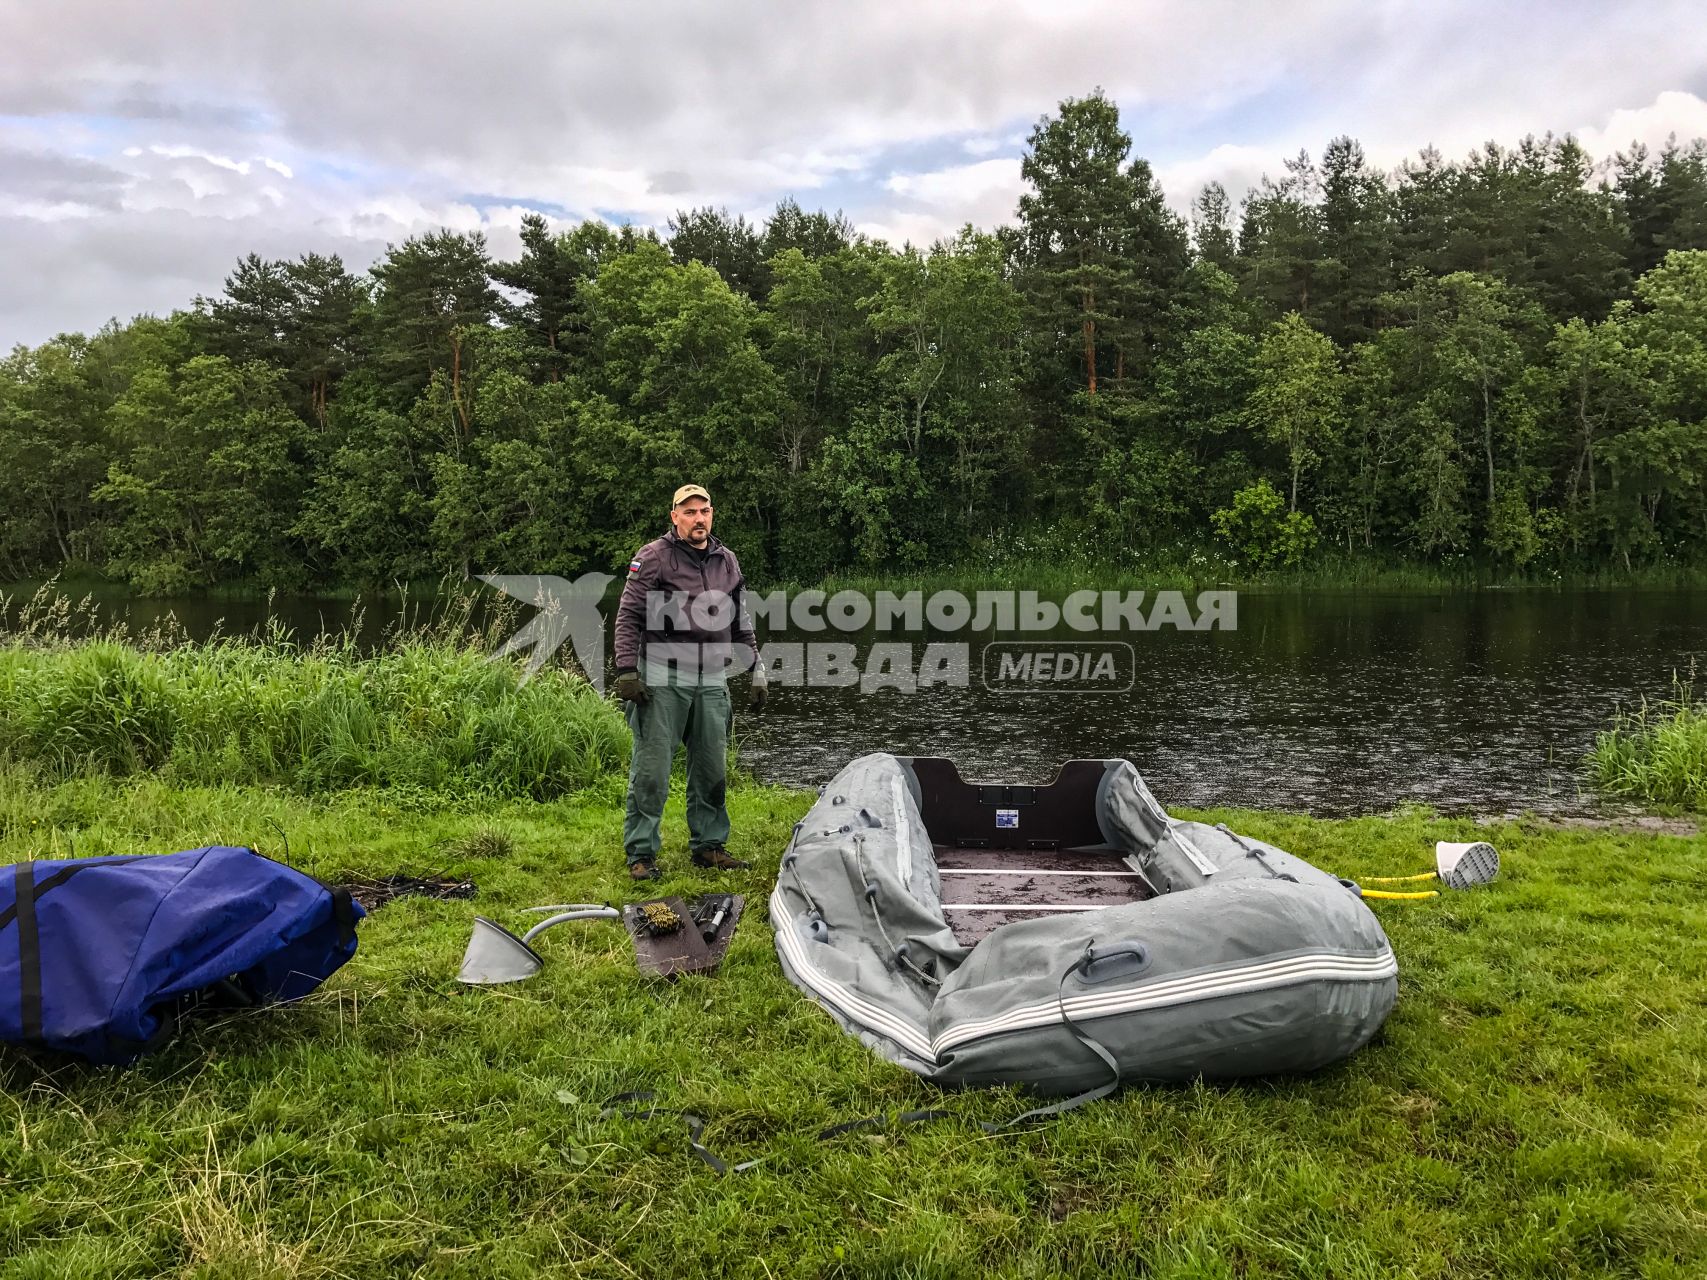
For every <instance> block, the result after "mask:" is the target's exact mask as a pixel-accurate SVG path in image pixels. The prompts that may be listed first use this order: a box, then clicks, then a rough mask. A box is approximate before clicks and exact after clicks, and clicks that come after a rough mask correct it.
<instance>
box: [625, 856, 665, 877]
mask: <svg viewBox="0 0 1707 1280" xmlns="http://www.w3.org/2000/svg"><path fill="white" fill-rule="evenodd" d="M628 876H629V879H631V880H656V879H657V878H658V869H657V868H656V867H654V866H653V865H652V862H651V860H650V859H648V858H641V859H639V860H638V861H636V862H631V863H629V864H628Z"/></svg>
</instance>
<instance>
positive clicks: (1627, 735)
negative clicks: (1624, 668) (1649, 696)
mask: <svg viewBox="0 0 1707 1280" xmlns="http://www.w3.org/2000/svg"><path fill="white" fill-rule="evenodd" d="M1694 684H1695V681H1694V672H1693V670H1692V671H1691V672H1690V678H1689V679H1688V680H1680V681H1678V682H1677V685H1676V692H1675V695H1674V696H1673V697H1672V698H1671V699H1670V700H1668V701H1665V702H1662V703H1659V704H1658V705H1657V706H1654V707H1650V706H1649V705H1648V704H1647V702H1646V701H1645V700H1644V701H1643V703H1642V706H1641V708H1640V710H1638V711H1636V712H1635V713H1634V714H1625V713H1623V712H1620V713H1619V714H1617V715H1616V716H1614V717H1613V721H1612V724H1611V726H1610V727H1609V728H1607V729H1606V730H1605V731H1603V732H1602V733H1601V734H1600V735H1599V736H1598V737H1597V738H1596V739H1595V743H1594V750H1593V751H1591V752H1590V753H1589V764H1590V766H1591V768H1592V769H1593V771H1594V775H1595V779H1596V781H1598V782H1599V784H1600V785H1601V787H1602V788H1603V789H1605V790H1606V791H1609V792H1612V793H1613V794H1615V795H1623V796H1633V797H1635V798H1638V799H1641V800H1646V801H1648V802H1650V803H1653V804H1662V805H1676V806H1679V807H1681V808H1688V809H1700V810H1703V811H1707V704H1703V703H1701V702H1698V701H1697V700H1696V698H1695V694H1694Z"/></svg>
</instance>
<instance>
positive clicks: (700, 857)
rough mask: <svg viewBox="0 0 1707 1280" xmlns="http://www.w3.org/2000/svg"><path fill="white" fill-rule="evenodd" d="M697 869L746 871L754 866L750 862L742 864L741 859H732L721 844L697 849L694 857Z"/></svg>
mask: <svg viewBox="0 0 1707 1280" xmlns="http://www.w3.org/2000/svg"><path fill="white" fill-rule="evenodd" d="M692 860H693V864H694V866H696V867H710V868H711V869H712V870H713V871H737V870H745V869H746V868H748V867H750V866H752V865H753V864H752V863H750V862H742V861H741V860H740V859H739V858H731V857H730V856H729V854H728V853H727V852H726V851H725V850H724V848H723V846H722V845H720V844H712V845H707V846H706V847H705V848H703V849H695V850H694V851H693V855H692Z"/></svg>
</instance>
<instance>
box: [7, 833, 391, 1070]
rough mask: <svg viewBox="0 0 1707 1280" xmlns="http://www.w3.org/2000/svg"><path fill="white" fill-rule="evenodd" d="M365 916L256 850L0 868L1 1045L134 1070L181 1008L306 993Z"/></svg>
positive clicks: (348, 944)
mask: <svg viewBox="0 0 1707 1280" xmlns="http://www.w3.org/2000/svg"><path fill="white" fill-rule="evenodd" d="M366 914H367V913H366V912H365V911H363V910H362V908H361V905H360V904H359V903H356V902H352V901H351V899H350V895H349V893H348V892H347V891H345V890H341V889H328V888H327V887H326V886H325V885H323V884H321V883H320V882H319V881H318V880H314V879H312V878H311V877H309V876H306V875H303V874H302V873H301V872H300V871H294V870H292V869H291V868H290V867H287V866H284V865H283V864H282V863H278V862H274V861H272V859H270V858H264V857H262V856H261V855H260V854H258V853H256V852H255V851H254V850H252V849H232V848H227V847H224V846H220V845H212V846H209V847H208V848H205V849H192V850H190V851H188V852H186V853H169V854H162V855H158V856H145V857H134V858H131V857H115V858H78V859H72V860H68V861H64V862H20V863H18V864H16V865H14V866H10V867H0V1041H5V1042H8V1043H11V1044H19V1045H27V1046H31V1047H35V1048H46V1049H58V1050H61V1051H64V1052H67V1053H75V1054H79V1055H81V1056H82V1057H85V1058H88V1059H90V1060H92V1061H94V1062H105V1063H125V1062H130V1061H131V1060H132V1059H134V1058H136V1057H137V1056H138V1055H140V1054H142V1053H145V1052H147V1051H148V1050H150V1049H153V1048H156V1047H158V1046H159V1045H160V1044H162V1043H164V1042H165V1041H166V1040H167V1039H168V1038H169V1037H170V1036H171V1034H172V1031H173V1029H174V1026H175V1023H176V1017H177V1014H178V1013H179V1012H181V1011H182V1010H184V1009H185V1008H187V1007H189V1006H191V1005H194V1004H198V1003H205V1002H212V1003H214V1004H217V1005H221V1006H223V1007H231V1006H232V1005H245V1004H263V1003H267V1002H269V1001H274V1000H296V999H299V998H300V997H302V996H305V995H307V994H308V993H309V992H310V991H312V990H314V988H315V987H317V986H319V985H320V983H321V982H322V981H324V980H325V978H326V977H327V975H329V974H331V973H332V972H334V971H335V970H336V969H337V968H338V967H339V966H340V965H342V964H343V963H344V962H345V961H346V960H348V959H349V958H350V957H351V956H353V955H354V954H355V952H356V921H357V920H359V919H361V918H362V917H363V916H364V915H366Z"/></svg>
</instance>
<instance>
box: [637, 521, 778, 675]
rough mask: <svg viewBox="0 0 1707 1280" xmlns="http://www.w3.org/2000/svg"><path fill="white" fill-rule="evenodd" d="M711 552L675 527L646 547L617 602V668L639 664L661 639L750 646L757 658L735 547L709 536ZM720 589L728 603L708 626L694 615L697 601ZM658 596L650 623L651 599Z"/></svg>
mask: <svg viewBox="0 0 1707 1280" xmlns="http://www.w3.org/2000/svg"><path fill="white" fill-rule="evenodd" d="M707 548H708V550H707V552H706V554H705V555H704V556H703V557H702V556H698V555H695V554H694V552H693V550H692V549H691V548H690V547H689V546H688V545H687V544H686V543H685V542H683V541H682V540H681V539H680V538H678V537H677V536H676V531H675V530H674V529H671V530H670V531H669V532H668V533H666V534H665V535H664V536H663V537H662V538H655V539H653V540H652V541H651V542H648V543H647V544H646V545H645V546H643V547H641V548H640V550H639V552H638V553H637V554H636V555H635V557H634V559H633V560H632V561H631V562H630V563H629V566H628V581H627V582H626V583H625V584H624V585H623V588H622V602H621V603H620V604H619V605H617V608H616V669H617V670H618V671H633V670H636V669H637V668H638V667H639V666H640V663H641V660H642V659H643V658H644V656H645V654H646V651H647V650H648V649H649V648H651V647H652V646H653V645H656V644H659V643H670V642H674V643H678V644H682V643H686V644H695V645H700V646H709V647H710V649H711V651H713V652H715V651H717V650H718V649H721V650H722V651H725V652H727V651H729V650H730V649H731V648H732V647H736V646H744V647H745V648H746V650H747V656H748V657H749V658H750V659H756V658H757V656H758V640H757V638H756V637H755V636H754V634H753V622H752V618H751V617H750V616H749V614H748V612H747V600H746V588H747V581H746V579H745V578H743V577H742V576H741V565H740V563H739V562H738V561H737V560H736V559H735V553H734V552H733V551H731V550H730V549H729V548H728V547H726V546H724V545H723V543H722V542H720V541H719V540H718V539H717V538H715V537H712V538H710V539H709V540H708V542H707ZM711 592H718V593H720V595H721V599H722V600H725V601H727V602H728V607H727V608H724V609H722V610H720V612H721V614H722V617H721V619H720V625H714V626H703V625H700V622H699V621H698V620H696V619H695V618H694V617H693V602H694V601H695V600H696V599H697V598H698V597H700V596H702V595H706V594H708V593H711ZM649 596H650V597H652V598H653V599H654V600H655V601H657V602H658V604H657V606H655V608H654V610H653V613H654V617H653V619H652V621H653V622H655V623H656V624H657V625H656V626H654V627H650V628H649V627H648V625H647V622H648V618H647V601H648V597H649Z"/></svg>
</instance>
